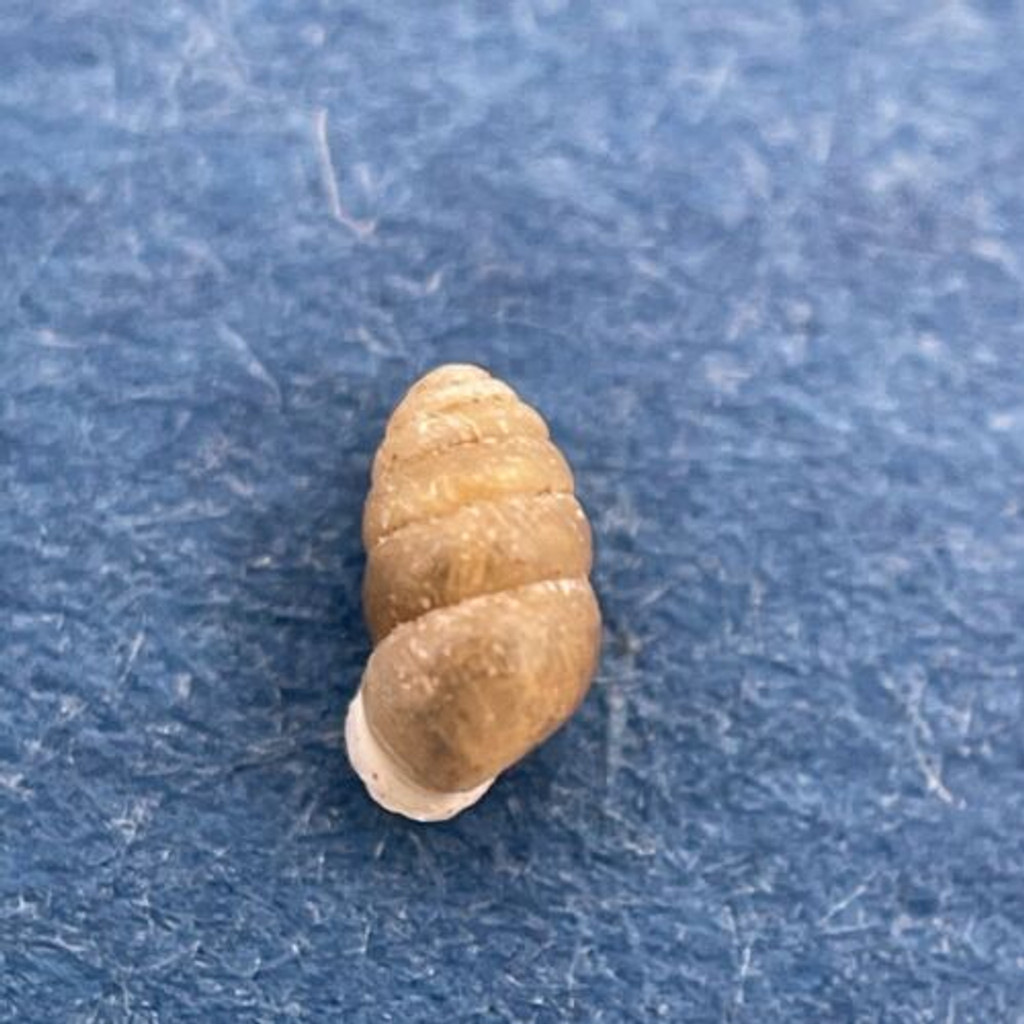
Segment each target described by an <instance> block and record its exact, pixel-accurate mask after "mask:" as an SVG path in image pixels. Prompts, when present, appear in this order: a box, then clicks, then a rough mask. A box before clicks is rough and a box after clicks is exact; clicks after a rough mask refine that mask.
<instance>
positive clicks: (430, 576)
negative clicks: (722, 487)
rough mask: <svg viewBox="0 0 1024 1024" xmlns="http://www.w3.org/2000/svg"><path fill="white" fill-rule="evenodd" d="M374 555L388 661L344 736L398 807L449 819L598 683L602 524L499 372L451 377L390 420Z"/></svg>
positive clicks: (385, 802) (379, 472) (369, 682)
mask: <svg viewBox="0 0 1024 1024" xmlns="http://www.w3.org/2000/svg"><path fill="white" fill-rule="evenodd" d="M363 543H364V544H365V546H366V551H367V566H366V578H365V582H364V586H363V603H364V607H365V611H366V618H367V622H368V624H369V627H370V632H371V634H372V637H373V642H374V651H373V654H372V655H371V656H370V660H369V662H368V663H367V666H366V671H365V672H364V674H363V679H362V684H361V686H360V689H359V693H358V694H357V695H356V698H355V700H354V701H353V702H352V704H351V705H350V708H349V713H348V718H347V720H346V723H345V741H346V745H347V747H348V753H349V759H350V760H351V762H352V765H353V767H354V768H355V770H356V772H357V773H358V774H359V776H360V777H361V778H362V780H363V782H364V783H365V784H366V787H367V789H368V790H369V791H370V794H371V796H373V798H374V799H375V800H376V801H377V802H378V803H379V804H381V805H382V806H384V807H386V808H387V809H388V810H391V811H395V812H397V813H400V814H404V815H406V816H407V817H410V818H415V819H417V820H420V821H437V820H441V819H444V818H449V817H452V816H453V815H454V814H457V813H458V812H459V811H461V810H463V809H464V808H466V807H468V806H470V805H471V804H473V803H475V802H476V801H477V800H478V799H479V798H480V797H481V796H482V795H483V794H484V793H485V792H486V790H487V788H488V787H489V786H490V785H491V783H492V782H493V781H494V778H495V777H496V776H497V775H498V773H499V772H501V771H503V770H504V769H505V768H507V767H509V765H511V764H513V763H514V762H516V761H518V760H519V759H520V758H521V757H523V756H524V755H525V754H526V753H527V752H528V751H529V750H531V749H532V748H533V747H535V746H537V745H538V744H539V743H541V742H543V740H545V739H546V738H547V737H548V736H549V735H550V734H551V733H553V732H554V731H555V730H556V729H557V728H558V727H559V726H560V725H561V724H562V723H563V722H564V721H565V720H566V719H567V718H568V717H569V716H570V715H571V714H572V713H573V711H575V709H576V708H577V706H578V705H579V704H580V702H581V701H582V700H583V697H584V696H585V694H586V692H587V689H588V687H589V686H590V681H591V679H592V677H593V675H594V671H595V669H596V667H597V658H598V651H599V647H600V635H601V616H600V612H599V610H598V607H597V600H596V598H595V597H594V592H593V590H592V589H591V586H590V582H589V579H588V575H589V573H590V566H591V560H592V548H591V537H590V526H589V524H588V523H587V519H586V516H585V515H584V513H583V509H582V508H581V507H580V505H579V502H578V501H577V500H576V498H575V497H574V495H573V478H572V472H571V471H570V469H569V467H568V465H567V464H566V461H565V459H564V458H563V456H562V454H561V452H559V450H558V449H557V448H556V447H555V446H554V445H553V444H552V443H551V441H550V440H549V438H548V429H547V425H546V424H545V423H544V420H543V419H542V418H541V417H540V416H539V415H538V414H537V413H536V412H535V411H534V410H533V409H531V408H530V407H529V406H528V405H526V404H525V403H524V402H522V401H521V400H520V398H519V397H518V395H516V393H515V392H514V391H513V390H512V389H511V388H510V387H508V385H506V384H503V383H502V382H501V381H499V380H496V379H494V378H493V377H491V376H490V375H489V374H488V373H487V372H486V371H485V370H482V369H480V368H479V367H475V366H460V365H452V366H443V367H440V368H439V369H436V370H434V371H433V372H431V373H428V374H427V375H426V376H425V377H423V378H422V379H421V380H419V381H418V382H417V383H416V384H415V385H413V387H412V388H411V389H410V390H409V392H408V394H407V395H406V396H405V398H404V399H403V400H402V402H401V403H400V404H399V405H398V407H397V408H396V409H395V411H394V413H393V415H392V416H391V419H390V421H389V422H388V427H387V431H386V434H385V437H384V441H383V443H382V444H381V446H380V449H379V450H378V452H377V455H376V457H375V459H374V462H373V480H372V487H371V489H370V494H369V496H368V497H367V500H366V507H365V510H364V514H363Z"/></svg>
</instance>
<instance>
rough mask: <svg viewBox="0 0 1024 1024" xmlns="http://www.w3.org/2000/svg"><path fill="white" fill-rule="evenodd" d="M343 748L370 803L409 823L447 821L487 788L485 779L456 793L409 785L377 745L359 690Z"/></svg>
mask: <svg viewBox="0 0 1024 1024" xmlns="http://www.w3.org/2000/svg"><path fill="white" fill-rule="evenodd" d="M345 748H346V751H347V753H348V759H349V762H350V763H351V765H352V767H353V768H354V769H355V772H356V774H357V775H358V776H359V778H360V779H362V782H363V785H364V786H366V789H367V792H369V794H370V796H371V797H372V798H373V800H374V801H375V802H376V803H377V804H379V805H380V806H381V807H383V808H384V809H385V810H386V811H391V813H392V814H401V815H402V816H403V817H406V818H411V819H412V820H413V821H420V822H430V821H447V820H448V819H449V818H454V817H455V815H456V814H459V813H460V812H461V811H464V810H466V808H467V807H472V806H473V804H475V803H476V802H477V801H478V800H479V799H480V798H481V797H482V796H483V795H484V793H486V792H487V790H488V789H490V788H491V785H492V784H493V783H494V779H493V778H491V779H488V780H487V781H486V782H483V783H481V784H480V785H479V786H476V787H475V788H473V789H467V790H465V791H464V792H459V793H441V792H438V791H437V790H432V789H424V788H423V787H422V786H418V785H416V783H415V782H412V781H411V780H410V779H409V778H408V777H407V776H406V775H405V774H404V773H403V772H402V771H401V769H400V768H399V766H398V765H397V764H396V763H395V761H394V759H393V758H392V757H391V756H390V755H389V754H388V752H387V751H386V750H385V749H384V748H383V747H382V746H381V745H380V744H379V743H378V742H377V740H376V739H375V738H374V736H373V733H372V732H370V726H369V724H368V723H367V721H366V713H365V711H364V709H363V695H362V692H361V691H360V692H359V693H357V694H356V696H355V699H354V700H353V701H352V703H351V704H349V706H348V715H347V716H346V717H345Z"/></svg>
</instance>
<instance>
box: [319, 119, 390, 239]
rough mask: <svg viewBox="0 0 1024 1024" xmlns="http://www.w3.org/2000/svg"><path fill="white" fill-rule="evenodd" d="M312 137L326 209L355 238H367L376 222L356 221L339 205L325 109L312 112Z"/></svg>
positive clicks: (374, 228)
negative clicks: (325, 195) (324, 194)
mask: <svg viewBox="0 0 1024 1024" xmlns="http://www.w3.org/2000/svg"><path fill="white" fill-rule="evenodd" d="M313 136H314V139H315V141H316V153H317V159H318V160H319V161H320V177H321V178H322V179H323V183H324V191H325V192H326V193H327V207H328V209H329V210H330V212H331V216H332V217H333V218H334V219H335V220H336V221H337V222H338V223H339V224H341V225H343V226H344V227H346V228H348V230H349V231H351V232H352V233H353V234H354V235H355V236H356V237H357V238H360V239H363V238H369V237H370V236H371V235H372V234H373V233H374V231H376V229H377V223H376V221H372V220H358V219H357V218H355V217H353V216H352V215H351V214H350V213H349V212H348V211H347V210H346V209H345V207H344V206H342V204H341V195H340V194H339V192H338V175H337V174H336V172H335V170H334V160H333V159H332V158H331V145H330V142H329V140H328V138H327V109H326V107H319V108H318V109H317V110H315V111H314V112H313Z"/></svg>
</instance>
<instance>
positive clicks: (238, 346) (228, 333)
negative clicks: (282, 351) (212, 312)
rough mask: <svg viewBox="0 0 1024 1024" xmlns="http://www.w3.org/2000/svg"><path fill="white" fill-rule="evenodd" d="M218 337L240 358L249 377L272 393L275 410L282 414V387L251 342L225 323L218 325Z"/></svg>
mask: <svg viewBox="0 0 1024 1024" xmlns="http://www.w3.org/2000/svg"><path fill="white" fill-rule="evenodd" d="M217 336H218V337H219V338H220V339H221V341H223V342H224V343H225V344H226V345H227V346H228V347H229V348H230V349H232V350H233V351H234V352H235V353H236V354H237V355H238V356H239V358H240V359H241V361H242V363H243V365H244V366H245V368H246V370H247V371H248V372H249V375H250V376H251V377H252V378H253V379H254V380H258V381H259V382H260V383H261V384H262V385H263V386H264V387H265V388H266V389H267V390H268V391H269V392H270V395H271V398H272V399H273V402H274V408H275V409H276V410H277V411H278V412H280V411H281V409H282V407H283V405H284V399H283V397H282V395H281V387H280V385H279V384H278V383H277V381H276V380H275V379H274V377H273V376H272V375H271V373H270V371H269V370H268V369H267V367H266V366H265V365H264V363H263V362H262V360H261V359H260V358H259V357H258V356H257V355H256V353H255V352H254V351H253V350H252V346H251V345H250V344H249V342H247V341H246V340H245V338H243V337H242V335H241V334H239V333H238V332H237V331H235V330H232V328H230V327H229V326H228V325H227V324H225V323H219V324H218V325H217Z"/></svg>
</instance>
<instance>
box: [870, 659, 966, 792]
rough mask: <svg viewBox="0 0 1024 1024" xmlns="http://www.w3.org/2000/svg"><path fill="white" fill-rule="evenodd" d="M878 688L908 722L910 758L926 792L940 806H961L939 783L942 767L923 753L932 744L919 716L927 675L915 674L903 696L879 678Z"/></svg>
mask: <svg viewBox="0 0 1024 1024" xmlns="http://www.w3.org/2000/svg"><path fill="white" fill-rule="evenodd" d="M881 684H882V688H883V689H884V690H885V691H886V692H887V693H889V694H890V695H891V696H892V697H893V698H894V699H895V700H896V701H897V702H898V703H899V704H901V705H902V707H903V710H904V712H905V713H906V716H907V720H908V721H909V723H910V749H911V753H913V755H914V762H915V764H916V765H917V767H918V770H919V771H920V772H921V774H922V775H923V776H924V780H925V785H926V787H927V789H928V792H929V793H934V794H935V795H936V796H937V797H938V798H939V799H940V800H941V801H942V802H943V803H944V804H948V805H949V806H950V807H962V806H963V801H960V800H957V798H956V797H955V796H953V794H952V793H951V792H950V791H949V789H948V788H947V787H946V784H945V783H944V782H943V781H942V765H941V762H940V760H939V758H938V757H931V756H929V754H928V753H927V752H926V751H925V749H924V746H923V744H928V743H934V741H935V735H934V733H933V732H932V728H931V726H930V725H929V724H928V722H927V720H926V719H925V717H924V715H923V714H922V713H921V703H922V701H923V699H924V693H925V690H926V689H927V686H928V679H927V676H926V675H925V674H924V673H923V672H921V673H917V674H915V676H914V678H913V680H912V681H911V684H910V690H909V693H908V694H907V695H904V694H903V693H901V692H900V691H899V690H898V688H897V687H896V685H895V683H894V682H893V681H892V680H891V679H889V678H885V677H883V678H882V680H881Z"/></svg>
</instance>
